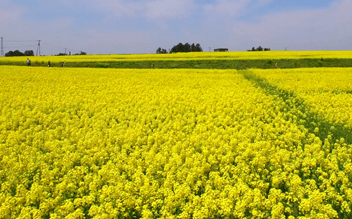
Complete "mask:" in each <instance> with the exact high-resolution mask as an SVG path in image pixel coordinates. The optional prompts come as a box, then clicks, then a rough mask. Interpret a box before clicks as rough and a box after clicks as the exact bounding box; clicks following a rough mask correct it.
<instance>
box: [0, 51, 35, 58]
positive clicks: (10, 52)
mask: <svg viewBox="0 0 352 219" xmlns="http://www.w3.org/2000/svg"><path fill="white" fill-rule="evenodd" d="M5 56H7V57H10V56H34V52H33V50H26V51H25V52H21V51H19V50H15V51H9V52H7V53H6V54H5Z"/></svg>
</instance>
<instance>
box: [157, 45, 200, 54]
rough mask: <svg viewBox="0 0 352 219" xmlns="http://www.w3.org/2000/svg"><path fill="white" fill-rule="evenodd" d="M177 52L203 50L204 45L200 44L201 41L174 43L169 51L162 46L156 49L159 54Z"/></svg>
mask: <svg viewBox="0 0 352 219" xmlns="http://www.w3.org/2000/svg"><path fill="white" fill-rule="evenodd" d="M176 52H203V49H202V47H201V46H200V44H199V43H197V44H194V43H192V44H189V43H185V44H182V43H179V44H177V45H174V46H173V47H172V48H171V49H169V51H167V50H166V49H163V48H161V47H159V48H158V49H157V50H156V53H157V54H163V53H176Z"/></svg>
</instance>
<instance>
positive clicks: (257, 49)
mask: <svg viewBox="0 0 352 219" xmlns="http://www.w3.org/2000/svg"><path fill="white" fill-rule="evenodd" d="M247 51H248V52H251V51H253V52H254V51H270V48H263V47H261V46H259V47H258V48H254V47H253V48H252V49H249V50H247Z"/></svg>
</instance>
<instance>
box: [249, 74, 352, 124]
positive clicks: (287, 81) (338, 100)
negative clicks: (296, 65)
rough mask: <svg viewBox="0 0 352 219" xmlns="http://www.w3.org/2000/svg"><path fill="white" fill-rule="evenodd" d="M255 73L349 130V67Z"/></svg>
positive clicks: (351, 93)
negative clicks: (293, 93) (297, 96)
mask: <svg viewBox="0 0 352 219" xmlns="http://www.w3.org/2000/svg"><path fill="white" fill-rule="evenodd" d="M255 73H256V74H258V75H260V76H261V77H263V78H265V79H267V80H268V81H269V83H271V84H273V85H276V86H278V87H279V88H281V89H284V90H288V91H291V92H295V93H297V95H299V96H300V97H302V98H303V99H304V100H305V101H306V103H307V104H308V105H310V106H311V107H313V108H314V109H315V110H316V111H317V112H319V113H320V114H321V115H323V116H324V117H325V118H326V119H327V120H328V121H329V122H331V123H336V124H338V123H340V124H346V125H348V126H349V127H352V68H311V69H309V68H308V69H307V68H300V69H289V70H285V69H280V70H259V69H258V70H255Z"/></svg>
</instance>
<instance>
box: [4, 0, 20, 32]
mask: <svg viewBox="0 0 352 219" xmlns="http://www.w3.org/2000/svg"><path fill="white" fill-rule="evenodd" d="M0 5H1V8H0V28H1V29H3V28H4V27H5V26H9V25H11V23H12V22H15V21H17V20H18V19H19V18H20V17H21V15H22V14H23V13H24V12H25V9H23V8H22V7H20V6H17V5H15V4H12V3H11V2H10V1H8V0H0Z"/></svg>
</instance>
